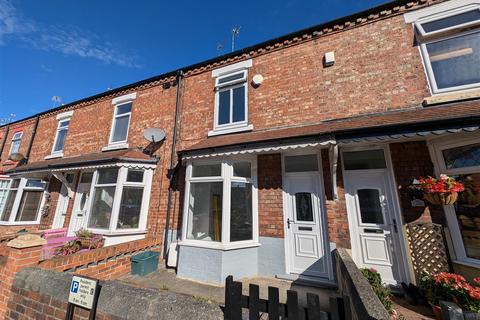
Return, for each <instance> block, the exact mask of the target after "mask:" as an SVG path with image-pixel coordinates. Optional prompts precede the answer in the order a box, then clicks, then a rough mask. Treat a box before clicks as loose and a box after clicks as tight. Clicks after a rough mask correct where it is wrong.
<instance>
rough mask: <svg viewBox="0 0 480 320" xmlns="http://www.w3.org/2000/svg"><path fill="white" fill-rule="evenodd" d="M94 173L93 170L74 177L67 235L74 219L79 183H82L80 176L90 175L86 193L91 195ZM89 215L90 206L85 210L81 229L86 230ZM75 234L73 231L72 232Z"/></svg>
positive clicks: (81, 172)
mask: <svg viewBox="0 0 480 320" xmlns="http://www.w3.org/2000/svg"><path fill="white" fill-rule="evenodd" d="M94 172H95V169H93V170H85V171H80V172H79V173H78V174H77V175H76V181H75V195H74V197H73V203H72V211H71V213H70V221H69V222H68V226H67V233H69V232H70V228H71V225H72V223H73V219H74V218H75V201H77V198H78V188H79V187H80V184H81V181H82V175H83V174H85V173H92V181H91V182H90V188H89V189H88V192H89V194H90V195H91V192H92V185H93V178H94V176H93V173H94ZM89 214H90V206H89V207H88V208H87V212H86V214H85V216H84V219H83V221H82V226H81V228H82V229H86V222H85V221H86V219H88V217H89ZM74 232H75V231H74Z"/></svg>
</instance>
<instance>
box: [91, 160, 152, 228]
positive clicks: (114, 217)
mask: <svg viewBox="0 0 480 320" xmlns="http://www.w3.org/2000/svg"><path fill="white" fill-rule="evenodd" d="M154 168H155V166H148V165H147V166H144V167H143V166H142V168H136V167H131V166H130V165H128V164H119V165H117V166H114V167H109V168H99V169H97V170H95V171H94V172H93V177H92V184H91V186H90V194H91V197H90V199H91V200H90V203H89V208H88V211H87V215H86V217H85V219H84V220H83V228H84V229H88V230H90V231H92V232H94V233H97V234H103V235H121V234H134V233H144V232H146V229H147V218H148V211H149V206H150V193H151V188H152V180H153V169H154ZM102 169H118V176H117V181H116V182H115V183H109V184H98V183H97V180H98V172H99V170H102ZM129 169H131V170H142V171H143V182H141V183H140V182H128V181H127V174H128V170H129ZM99 186H101V187H108V186H114V187H115V193H114V196H113V206H112V213H111V216H110V225H109V227H108V229H99V228H91V227H89V226H88V224H89V221H90V216H91V213H92V208H93V203H94V198H95V194H94V192H95V187H99ZM123 187H143V195H142V205H141V208H140V219H139V222H138V228H129V229H120V228H117V223H118V216H119V213H120V204H121V200H122V193H123Z"/></svg>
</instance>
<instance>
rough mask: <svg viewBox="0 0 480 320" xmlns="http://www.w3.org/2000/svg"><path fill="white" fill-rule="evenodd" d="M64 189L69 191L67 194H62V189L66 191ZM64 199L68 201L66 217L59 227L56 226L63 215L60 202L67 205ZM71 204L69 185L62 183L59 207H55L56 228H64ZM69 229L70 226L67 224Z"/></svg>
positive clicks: (53, 225)
mask: <svg viewBox="0 0 480 320" xmlns="http://www.w3.org/2000/svg"><path fill="white" fill-rule="evenodd" d="M64 190H65V191H66V192H67V195H66V196H63V195H62V191H64ZM64 201H66V202H67V203H66V205H67V207H66V210H65V218H64V219H63V224H62V225H61V226H59V227H56V225H57V223H58V222H59V220H60V219H61V216H62V213H61V209H60V208H61V207H62V206H61V205H60V203H63V205H65V202H64ZM69 205H70V197H69V196H68V190H67V187H66V186H65V185H64V184H63V183H62V186H61V187H60V192H59V193H58V199H57V207H56V209H55V216H54V218H53V223H52V228H55V229H61V228H64V225H65V220H66V215H67V213H68V206H69ZM67 229H68V226H67Z"/></svg>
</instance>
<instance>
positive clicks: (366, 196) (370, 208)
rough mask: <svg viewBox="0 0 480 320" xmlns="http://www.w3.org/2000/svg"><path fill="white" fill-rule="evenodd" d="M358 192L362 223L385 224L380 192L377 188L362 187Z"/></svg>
mask: <svg viewBox="0 0 480 320" xmlns="http://www.w3.org/2000/svg"><path fill="white" fill-rule="evenodd" d="M357 194H358V203H359V205H360V216H361V219H362V223H374V224H383V214H382V206H381V204H380V192H379V191H378V190H377V189H361V190H358V191H357Z"/></svg>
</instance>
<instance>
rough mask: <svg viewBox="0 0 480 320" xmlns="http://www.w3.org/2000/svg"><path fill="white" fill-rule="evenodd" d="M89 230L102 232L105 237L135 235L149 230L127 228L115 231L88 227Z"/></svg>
mask: <svg viewBox="0 0 480 320" xmlns="http://www.w3.org/2000/svg"><path fill="white" fill-rule="evenodd" d="M87 230H89V231H91V232H93V233H95V234H101V235H102V236H105V237H120V236H133V235H139V234H146V233H147V231H145V230H126V231H113V232H112V231H108V230H100V229H90V228H87Z"/></svg>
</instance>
